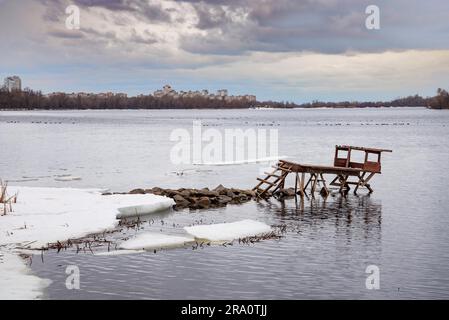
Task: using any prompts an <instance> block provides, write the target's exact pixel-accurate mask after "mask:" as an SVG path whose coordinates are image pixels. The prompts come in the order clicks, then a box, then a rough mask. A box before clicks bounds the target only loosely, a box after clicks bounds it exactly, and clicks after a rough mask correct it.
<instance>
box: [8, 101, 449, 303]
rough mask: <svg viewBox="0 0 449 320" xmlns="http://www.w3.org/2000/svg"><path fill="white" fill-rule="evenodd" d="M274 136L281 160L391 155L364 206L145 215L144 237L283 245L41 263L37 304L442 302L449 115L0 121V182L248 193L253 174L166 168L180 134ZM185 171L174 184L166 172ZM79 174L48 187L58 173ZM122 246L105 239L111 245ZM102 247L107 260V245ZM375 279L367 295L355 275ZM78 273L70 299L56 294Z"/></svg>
mask: <svg viewBox="0 0 449 320" xmlns="http://www.w3.org/2000/svg"><path fill="white" fill-rule="evenodd" d="M193 120H201V121H202V123H203V125H204V126H205V127H204V128H205V129H206V128H214V129H218V130H224V129H226V128H243V129H248V128H254V129H278V130H279V138H280V141H279V153H280V154H282V155H286V156H288V157H289V158H290V159H291V160H297V161H300V162H304V163H317V164H331V163H332V159H333V152H334V150H333V148H334V146H335V145H336V144H353V145H364V146H375V147H385V148H389V149H393V150H394V152H393V153H392V154H385V156H384V157H383V163H382V164H383V167H382V175H380V176H376V177H375V178H374V180H373V182H372V186H373V188H374V190H375V192H374V193H373V194H372V195H371V196H365V195H364V192H361V193H360V195H359V196H354V195H351V194H350V195H349V196H348V197H347V198H342V197H341V196H339V195H335V196H332V197H328V198H327V199H323V198H321V197H317V198H316V199H305V200H304V203H301V201H299V200H298V201H295V200H294V199H291V200H288V201H285V202H279V201H277V200H272V201H271V202H260V203H256V202H249V203H246V204H243V205H228V207H227V208H220V209H213V210H202V211H189V210H184V211H180V212H174V213H170V214H164V215H162V216H157V217H154V218H153V222H152V223H149V222H148V223H146V222H144V223H143V228H144V229H143V230H139V231H134V230H129V231H127V235H126V236H134V233H136V232H146V231H148V230H151V231H156V232H160V231H161V230H162V231H163V232H164V233H168V232H169V233H173V234H177V233H181V232H182V226H186V225H190V224H192V223H215V222H232V221H236V220H240V219H243V218H250V219H255V220H259V221H263V222H265V223H268V224H271V225H278V224H286V225H287V232H286V234H285V235H284V237H282V238H281V239H280V240H266V241H262V242H259V243H255V244H251V245H246V244H239V243H238V242H235V243H234V245H232V246H230V245H228V246H204V248H198V249H196V250H193V249H192V247H186V248H180V249H173V250H164V251H158V252H157V253H153V252H148V253H143V254H134V255H122V256H109V257H100V256H94V255H92V254H90V253H85V254H84V253H78V254H77V253H76V252H74V251H71V250H69V251H67V252H63V253H59V254H58V253H56V252H55V251H52V252H49V253H47V254H45V255H44V259H43V261H42V260H41V258H40V257H39V256H35V257H34V259H33V263H32V265H31V267H32V270H33V272H35V273H36V274H37V275H39V276H41V277H45V278H50V279H52V280H53V283H52V284H51V285H50V286H49V287H48V289H47V290H46V292H45V296H46V297H47V298H50V299H51V298H62V299H74V298H88V299H103V298H142V299H143V298H145V299H160V298H166V299H183V298H189V299H190V298H192V299H193V298H198V299H203V298H266V299H272V298H280V299H295V298H367V299H381V298H400V299H401V298H446V299H447V298H449V232H448V231H449V210H448V209H449V205H448V203H447V190H448V188H447V187H448V182H447V181H448V178H449V177H448V175H449V173H448V172H449V170H448V169H449V161H448V160H447V159H448V158H449V144H448V138H447V137H448V136H449V127H448V125H449V112H445V111H432V110H426V109H421V108H405V109H364V110H359V109H357V110H225V111H217V110H215V111H213V110H202V111H198V110H177V111H173V110H160V111H64V112H54V111H46V112H37V111H36V112H4V111H2V112H0V146H1V150H0V177H2V178H4V179H8V180H10V181H11V182H10V184H15V185H28V186H52V187H55V186H60V187H69V186H70V187H80V188H84V187H101V188H110V189H112V190H114V191H127V190H130V189H133V188H136V187H153V186H161V187H174V188H180V187H210V188H213V187H215V186H216V185H218V184H220V183H222V184H224V185H226V186H233V187H242V188H251V187H253V186H254V184H255V178H256V176H258V175H259V171H260V168H261V166H263V165H261V164H246V165H235V166H186V165H184V166H176V165H173V164H172V163H171V162H170V150H171V148H172V147H173V145H174V142H172V141H170V139H169V137H170V133H171V132H172V130H174V129H177V128H184V129H187V130H190V131H191V130H192V121H193ZM181 171H182V172H183V174H182V175H179V174H177V173H179V172H181ZM64 175H71V176H75V177H80V178H81V180H76V181H57V180H55V179H57V178H58V176H64ZM121 236H125V235H120V234H117V235H114V237H115V239H116V240H117V241H120V238H121ZM100 250H105V249H104V248H102V249H100ZM372 264H374V265H377V266H379V268H380V274H381V281H380V286H381V288H380V290H367V289H366V287H365V280H366V277H367V274H366V273H365V268H366V267H367V266H368V265H372ZM67 265H78V266H79V267H80V270H81V290H79V291H76V290H72V291H69V290H67V289H66V287H65V279H66V277H67V275H66V274H65V268H66V266H67Z"/></svg>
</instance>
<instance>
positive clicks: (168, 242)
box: [120, 233, 195, 250]
mask: <svg viewBox="0 0 449 320" xmlns="http://www.w3.org/2000/svg"><path fill="white" fill-rule="evenodd" d="M193 241H195V239H194V238H191V237H182V236H173V235H168V234H161V233H144V234H141V235H138V236H137V237H135V238H134V239H131V240H128V241H125V242H123V243H122V244H121V245H120V248H121V249H125V250H142V249H146V250H148V249H163V248H173V247H182V246H184V245H185V244H187V243H191V242H193Z"/></svg>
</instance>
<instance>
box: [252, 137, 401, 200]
mask: <svg viewBox="0 0 449 320" xmlns="http://www.w3.org/2000/svg"><path fill="white" fill-rule="evenodd" d="M357 151H359V152H364V153H365V158H364V159H365V160H364V162H354V161H351V155H352V153H353V152H357ZM382 152H392V150H388V149H377V148H365V147H355V146H346V145H343V146H338V145H337V146H335V157H334V165H333V166H322V165H310V164H301V163H296V162H291V161H286V160H279V162H278V163H277V165H276V166H274V167H273V168H274V171H272V172H270V173H268V172H266V173H265V174H266V176H265V177H264V178H257V180H258V181H259V182H258V184H257V185H256V186H255V187H254V188H253V191H255V192H256V194H257V196H258V197H260V198H265V197H268V196H269V195H270V193H271V194H276V192H278V191H279V190H282V189H284V188H285V180H286V178H287V176H288V175H289V174H294V175H295V194H296V195H300V196H301V197H304V196H305V195H306V190H307V188H308V187H309V186H310V193H311V195H312V196H314V195H315V192H316V191H317V190H316V188H317V186H318V185H322V187H321V190H320V194H321V195H322V196H327V195H329V194H330V190H329V186H336V187H338V188H339V192H340V193H342V194H347V193H348V192H349V190H350V185H355V188H354V193H355V194H356V193H357V190H358V189H359V188H366V189H368V191H369V193H372V192H373V189H372V187H371V185H370V183H369V182H370V180H371V179H372V178H373V177H374V175H375V174H381V154H382ZM342 154H343V155H342ZM373 157H374V159H373ZM325 175H332V176H333V179H332V181H331V182H330V183H329V184H327V183H326V179H325Z"/></svg>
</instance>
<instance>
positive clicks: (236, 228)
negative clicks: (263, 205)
mask: <svg viewBox="0 0 449 320" xmlns="http://www.w3.org/2000/svg"><path fill="white" fill-rule="evenodd" d="M184 230H185V231H187V233H189V234H190V235H192V236H194V237H195V238H197V239H206V240H210V241H232V240H234V239H239V238H245V237H250V236H257V235H260V234H264V233H268V232H270V231H271V227H270V226H269V225H267V224H265V223H263V222H259V221H254V220H250V219H247V220H241V221H236V222H231V223H218V224H210V225H197V226H192V227H184Z"/></svg>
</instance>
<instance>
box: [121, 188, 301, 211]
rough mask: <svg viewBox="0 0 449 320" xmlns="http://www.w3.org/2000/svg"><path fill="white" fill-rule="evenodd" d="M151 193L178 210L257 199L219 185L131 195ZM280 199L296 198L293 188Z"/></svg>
mask: <svg viewBox="0 0 449 320" xmlns="http://www.w3.org/2000/svg"><path fill="white" fill-rule="evenodd" d="M146 193H151V194H155V195H160V196H166V197H169V198H172V199H173V200H175V202H176V209H183V208H191V209H207V208H217V207H224V206H226V205H227V204H228V203H230V204H241V203H245V202H247V201H250V200H251V199H256V193H255V192H254V191H252V190H244V189H236V188H226V187H224V186H222V185H219V186H218V187H216V188H215V189H213V190H210V189H209V188H203V189H186V188H181V189H163V188H159V187H154V188H152V189H134V190H131V191H130V192H129V194H146ZM271 196H272V194H271V192H269V193H267V197H271ZM275 196H276V197H278V198H288V197H294V196H295V190H294V189H293V188H288V189H281V190H279V191H278V192H276V194H275Z"/></svg>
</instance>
